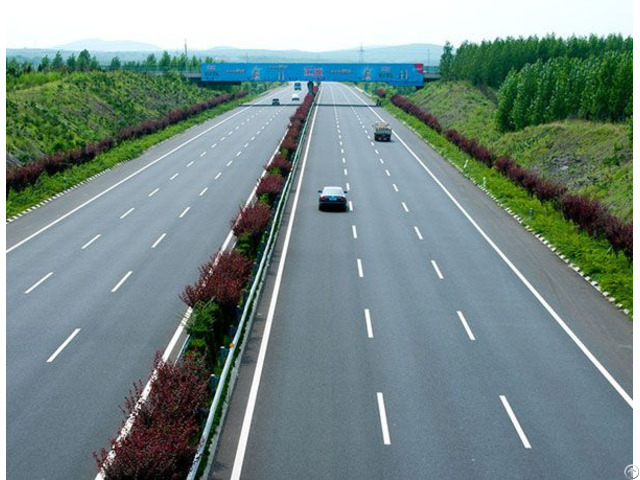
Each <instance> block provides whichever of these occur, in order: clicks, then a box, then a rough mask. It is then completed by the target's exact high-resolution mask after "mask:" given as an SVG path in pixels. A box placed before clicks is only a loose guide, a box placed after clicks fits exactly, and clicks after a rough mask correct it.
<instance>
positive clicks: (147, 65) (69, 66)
mask: <svg viewBox="0 0 640 480" xmlns="http://www.w3.org/2000/svg"><path fill="white" fill-rule="evenodd" d="M203 61H204V62H207V63H211V62H213V58H212V57H210V56H207V57H206V58H205V59H204V60H202V59H201V58H199V57H196V56H195V55H193V56H192V57H191V58H189V57H188V56H187V55H186V54H185V53H182V54H180V55H173V56H172V55H171V54H169V52H167V51H166V50H165V51H164V52H163V53H162V55H160V56H159V57H157V56H156V54H154V53H150V54H149V55H147V58H145V59H144V60H143V61H131V60H130V61H121V60H120V58H119V57H117V56H116V57H113V58H112V59H111V62H110V63H109V65H101V64H100V63H99V62H98V60H97V58H96V56H95V55H91V54H90V53H89V51H88V50H86V49H85V50H82V51H81V52H80V53H79V54H78V56H76V54H75V53H72V54H70V55H69V56H67V58H64V57H63V56H62V54H61V53H60V52H57V53H56V54H55V55H54V57H53V58H50V57H49V56H48V55H45V56H44V57H42V59H41V60H40V63H39V64H37V65H36V64H34V63H32V62H29V61H24V62H22V63H21V62H19V61H18V59H16V58H15V57H11V58H9V59H7V64H6V75H7V77H19V76H20V75H23V74H28V73H33V72H43V73H49V72H61V73H71V72H89V71H94V70H163V71H166V70H199V69H200V64H201V63H202V62H203Z"/></svg>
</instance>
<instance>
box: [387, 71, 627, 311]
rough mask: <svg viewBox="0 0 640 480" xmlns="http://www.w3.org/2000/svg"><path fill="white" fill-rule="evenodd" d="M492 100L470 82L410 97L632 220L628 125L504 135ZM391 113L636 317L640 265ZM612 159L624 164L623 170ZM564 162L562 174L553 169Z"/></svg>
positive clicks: (446, 123) (447, 123) (558, 125)
mask: <svg viewBox="0 0 640 480" xmlns="http://www.w3.org/2000/svg"><path fill="white" fill-rule="evenodd" d="M493 95H494V94H493V92H491V91H486V92H485V93H483V92H481V91H480V90H478V89H475V88H473V87H472V86H470V85H469V84H467V83H462V82H460V83H444V82H443V83H432V84H428V85H427V86H425V88H424V89H423V90H421V91H419V92H417V93H415V94H413V95H412V96H410V98H411V100H412V101H413V102H414V103H417V104H420V106H421V107H422V108H423V109H424V110H428V111H429V112H431V113H433V114H434V115H435V116H436V117H438V119H439V120H440V123H441V124H442V126H443V128H455V129H456V130H458V131H460V132H462V133H463V134H465V135H466V136H467V137H469V138H473V137H477V138H478V139H479V140H480V142H481V143H483V144H485V145H487V146H488V147H489V148H490V149H491V150H493V151H494V152H496V153H497V154H499V155H502V154H508V155H510V156H511V157H512V158H513V159H514V160H516V161H517V162H519V163H521V164H523V165H526V166H528V167H535V168H538V169H539V171H540V172H541V173H543V174H544V175H548V176H549V177H550V178H555V179H556V180H562V181H563V182H565V183H566V184H567V185H569V186H570V188H572V189H574V190H576V191H582V192H589V193H592V194H595V195H597V196H598V198H599V199H601V201H602V202H603V203H604V204H606V205H608V206H609V208H611V210H612V211H614V212H615V213H616V214H618V215H620V216H621V217H622V218H625V219H627V220H629V219H630V218H631V213H632V208H633V206H632V185H631V184H632V158H631V146H630V145H629V143H630V142H629V137H628V132H629V130H628V126H626V125H619V124H603V123H591V122H585V121H575V120H567V121H563V122H554V123H552V124H547V125H540V126H537V127H529V128H527V129H525V130H523V131H522V132H516V133H509V134H501V133H500V132H499V131H497V129H496V128H495V122H494V117H493V113H494V112H495V104H494V103H493V101H492V96H493ZM387 108H388V109H389V110H391V111H392V112H393V113H394V115H396V116H397V117H398V118H400V119H402V120H404V121H405V122H407V123H408V124H409V125H410V126H411V127H412V128H414V129H415V130H416V131H418V132H419V133H420V134H421V135H422V136H423V137H424V138H425V139H426V140H428V141H429V142H430V143H431V144H432V145H434V146H435V147H436V149H438V150H439V151H440V152H441V153H442V154H443V156H445V157H446V158H448V159H449V160H450V161H451V162H453V163H454V164H455V165H457V166H458V168H460V169H461V170H463V171H464V173H465V175H467V176H468V177H469V178H472V179H473V180H474V181H476V183H478V184H484V185H485V186H486V189H487V191H489V192H490V193H491V194H492V195H494V196H495V197H496V198H497V199H498V201H499V202H500V203H501V204H503V205H504V206H505V207H507V208H509V209H510V210H511V211H512V212H513V213H514V214H515V215H518V216H519V217H520V218H521V220H522V222H523V223H524V224H525V225H527V226H528V227H530V228H531V229H532V230H533V231H534V232H536V233H539V234H540V235H542V236H543V237H544V238H546V239H547V240H548V241H549V242H550V243H551V244H552V245H553V246H554V248H557V249H558V251H559V252H560V253H561V254H562V255H564V256H566V257H567V258H568V259H569V260H570V261H571V262H572V263H573V264H575V265H577V266H579V267H580V269H581V270H582V271H583V272H584V273H585V274H586V275H587V276H589V277H590V278H591V279H593V280H595V281H597V282H598V283H599V285H600V288H601V289H602V290H603V291H606V292H609V294H611V296H613V297H615V299H616V303H618V304H619V305H620V306H622V307H623V308H625V309H628V311H629V312H630V315H633V266H632V264H631V263H630V262H629V261H628V260H627V259H626V258H625V257H624V256H623V255H619V256H616V255H615V254H614V253H612V251H611V249H610V247H609V245H608V243H607V242H606V241H604V240H594V239H593V238H591V237H589V236H588V235H587V234H585V233H583V232H579V231H578V230H577V228H576V227H575V226H574V225H573V224H572V223H570V222H567V221H565V220H564V218H563V217H562V215H561V214H560V213H559V212H557V211H556V210H555V209H554V208H552V206H550V205H543V204H541V203H540V202H539V201H538V200H537V199H535V198H532V197H531V196H529V195H528V194H527V193H526V192H525V191H524V190H523V189H520V188H518V187H516V186H514V185H513V184H512V183H511V182H510V181H509V180H507V179H506V178H505V177H503V176H502V175H500V174H499V173H498V172H497V171H496V170H494V169H489V168H487V167H486V166H484V165H482V164H480V163H479V162H475V161H472V160H470V159H469V157H468V156H467V155H465V154H464V153H462V152H461V151H460V150H459V149H458V148H457V147H455V146H454V145H452V144H451V143H449V142H448V141H447V140H446V139H445V138H444V136H440V135H438V134H437V133H436V132H434V131H433V130H431V129H429V128H428V127H426V126H425V125H424V124H422V123H421V122H419V121H417V120H416V119H415V118H414V117H410V116H409V115H407V114H406V113H404V112H402V111H401V110H399V109H397V108H395V107H394V106H393V105H387ZM612 157H614V158H616V159H617V160H618V161H619V163H620V165H616V164H615V163H616V162H614V161H613V160H611V159H612ZM565 159H567V160H565ZM562 162H567V163H569V164H568V165H567V167H568V168H561V167H562V166H565V163H562ZM558 164H559V165H560V168H553V166H554V165H558ZM465 165H466V168H465ZM614 182H616V183H615V184H614V185H612V184H613V183H614ZM530 212H531V213H530Z"/></svg>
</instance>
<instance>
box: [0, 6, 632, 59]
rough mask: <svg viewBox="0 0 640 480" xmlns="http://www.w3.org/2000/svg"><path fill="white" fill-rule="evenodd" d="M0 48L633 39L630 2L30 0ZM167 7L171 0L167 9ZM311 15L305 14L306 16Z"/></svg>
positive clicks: (330, 46)
mask: <svg viewBox="0 0 640 480" xmlns="http://www.w3.org/2000/svg"><path fill="white" fill-rule="evenodd" d="M3 3H4V4H5V5H4V6H3V7H2V10H4V15H3V17H4V19H5V47H6V48H53V47H57V46H60V45H64V44H66V43H69V42H73V41H77V40H83V39H89V38H98V39H101V40H114V41H115V40H118V41H121V40H126V41H136V42H144V43H150V44H153V45H156V46H158V47H160V48H161V49H166V50H169V51H175V50H182V49H184V44H185V40H186V43H187V46H188V48H189V49H190V50H192V49H193V50H202V49H207V48H212V47H216V46H232V47H237V48H266V49H275V50H285V49H286V50H289V49H295V50H306V51H312V52H320V51H327V50H339V49H349V48H356V47H359V46H360V45H364V46H383V45H384V46H388V45H403V44H410V43H431V44H436V45H444V43H445V42H446V41H449V42H450V43H451V44H452V45H453V46H454V47H457V46H459V45H460V44H461V43H462V42H463V41H465V40H468V41H470V42H481V41H482V40H493V39H495V38H497V37H501V38H505V37H507V36H513V37H519V36H524V37H527V36H530V35H538V36H544V35H547V34H552V33H554V34H555V35H556V36H558V37H563V38H566V37H569V36H571V35H574V34H575V35H576V36H586V35H590V34H592V33H593V34H596V35H598V36H606V35H608V34H611V33H620V34H622V35H624V36H630V35H633V15H632V10H633V7H632V4H633V0H528V1H521V0H402V1H399V2H397V3H396V2H394V1H393V0H385V1H382V0H369V1H367V2H364V1H361V0H351V1H350V0H346V1H345V0H323V1H309V0H295V1H294V0H270V1H269V0H245V1H237V0H236V1H228V0H227V1H225V0H222V1H221V0H217V1H215V0H190V1H185V2H169V3H167V2H158V1H154V2H150V1H148V0H138V1H136V0H110V1H108V2H104V3H102V2H100V3H93V2H89V3H87V2H86V1H84V0H83V1H80V0H56V1H51V0H30V1H24V0H23V1H9V2H3ZM167 5H170V7H169V6H167ZM311 12H312V13H311Z"/></svg>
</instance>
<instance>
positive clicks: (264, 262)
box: [187, 98, 316, 480]
mask: <svg viewBox="0 0 640 480" xmlns="http://www.w3.org/2000/svg"><path fill="white" fill-rule="evenodd" d="M315 103H316V98H314V100H313V103H312V104H311V107H312V108H310V109H309V112H308V113H307V119H306V121H305V124H304V127H303V129H302V133H301V134H300V139H301V140H300V141H299V142H298V148H297V149H296V153H295V155H294V157H293V161H292V164H293V165H292V168H291V171H290V172H289V176H288V177H287V180H286V182H285V184H284V187H283V189H282V194H281V195H280V200H279V201H278V207H277V208H276V211H275V213H274V216H273V223H272V224H271V230H270V231H269V237H268V239H267V243H266V245H265V248H264V253H263V255H262V259H261V261H260V266H259V268H258V271H257V272H256V276H255V277H254V280H253V284H252V285H251V290H250V291H249V295H248V296H247V298H246V301H245V304H244V309H243V311H242V317H241V318H240V322H239V323H238V327H237V330H236V334H235V336H234V338H233V342H232V346H231V348H230V349H229V351H228V354H227V359H226V361H225V362H224V367H223V369H222V373H221V374H220V379H219V381H218V386H217V388H216V393H215V395H214V397H213V402H212V403H211V407H210V409H209V415H208V416H207V422H206V423H205V427H204V431H203V432H202V436H201V437H200V441H199V442H198V450H197V452H196V455H195V457H194V461H193V464H192V465H191V469H190V470H189V475H188V476H187V480H195V479H196V475H197V472H198V468H199V467H200V461H201V460H202V456H203V455H204V449H205V447H206V445H207V442H208V440H209V435H210V433H211V428H212V426H213V419H214V417H215V414H216V411H217V410H218V407H219V404H220V401H221V398H222V392H223V390H224V386H225V383H226V382H227V379H228V378H227V377H228V376H229V372H230V371H231V368H232V367H233V364H234V362H235V358H234V357H235V354H236V350H237V349H238V347H239V345H238V342H239V341H240V338H241V336H242V334H243V332H244V331H245V323H246V322H247V321H248V322H249V323H248V324H247V325H246V327H247V328H246V333H247V334H248V333H249V331H250V327H251V324H252V323H253V317H254V314H255V309H256V303H257V300H258V295H259V293H260V292H261V290H262V285H263V284H264V280H265V277H266V271H267V268H268V267H269V264H270V261H271V255H272V253H273V249H274V247H275V243H276V240H277V238H276V237H277V233H278V230H279V228H280V224H281V223H282V216H283V213H284V209H285V207H286V204H287V200H288V199H289V191H290V190H291V184H292V183H293V178H294V177H295V174H294V173H295V170H296V168H297V165H298V159H299V157H300V152H302V150H303V149H302V145H303V144H304V142H305V139H306V135H307V126H308V125H309V121H308V120H309V117H310V116H311V112H312V111H313V107H314V106H315ZM248 337H249V335H245V336H244V337H243V338H242V346H244V344H245V342H246V341H247V338H248ZM240 351H242V349H240ZM221 423H222V419H221ZM212 462H213V456H210V457H209V461H208V464H207V469H208V468H209V467H210V465H211V463H212Z"/></svg>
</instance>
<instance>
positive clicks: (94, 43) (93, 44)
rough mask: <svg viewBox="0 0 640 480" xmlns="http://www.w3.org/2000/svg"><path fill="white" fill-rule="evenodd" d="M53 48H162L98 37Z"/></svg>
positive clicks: (90, 49) (131, 49)
mask: <svg viewBox="0 0 640 480" xmlns="http://www.w3.org/2000/svg"><path fill="white" fill-rule="evenodd" d="M53 49H54V50H67V51H71V52H75V51H78V52H81V51H82V50H88V51H89V53H93V52H157V51H162V48H160V47H158V46H157V45H152V44H150V43H142V42H131V41H127V40H100V39H99V38H87V39H85V40H78V41H75V42H71V43H66V44H64V45H58V46H56V47H53Z"/></svg>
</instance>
